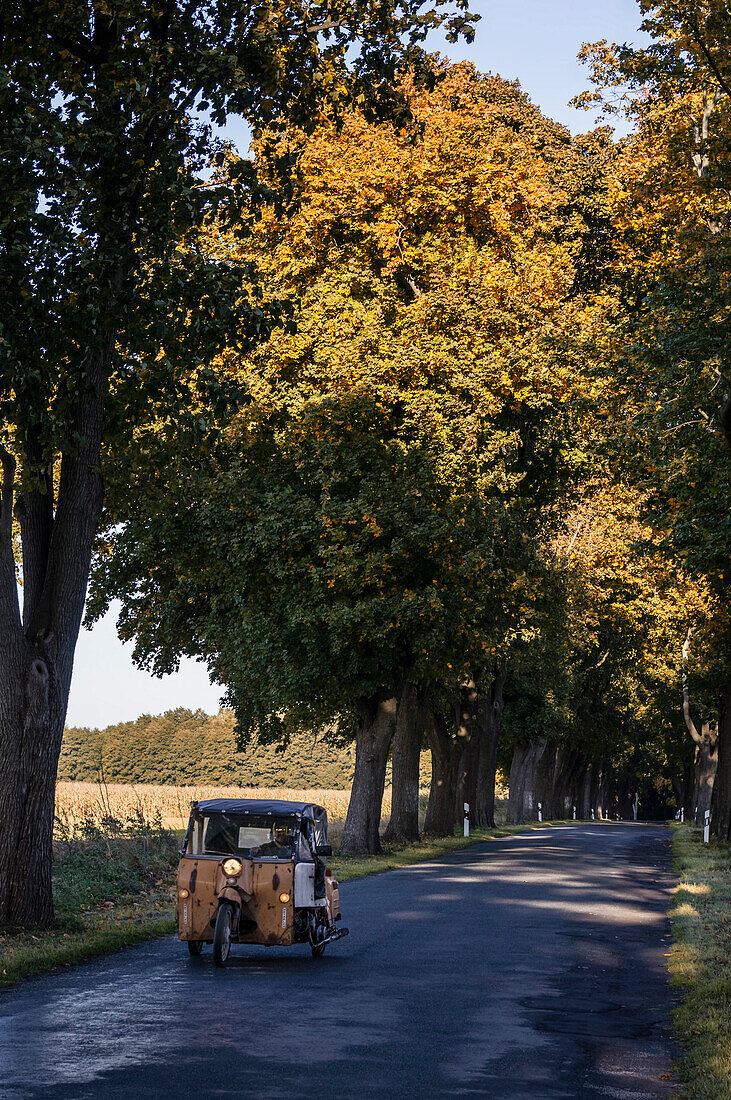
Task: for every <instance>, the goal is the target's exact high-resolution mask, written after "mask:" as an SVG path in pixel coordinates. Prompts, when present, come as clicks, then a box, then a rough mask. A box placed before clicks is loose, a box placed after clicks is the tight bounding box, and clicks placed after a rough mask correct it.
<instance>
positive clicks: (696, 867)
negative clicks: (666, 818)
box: [669, 824, 731, 1100]
mask: <svg viewBox="0 0 731 1100" xmlns="http://www.w3.org/2000/svg"><path fill="white" fill-rule="evenodd" d="M671 828H672V831H673V866H674V869H675V870H676V872H677V873H678V875H679V877H680V882H679V884H678V886H677V887H676V889H675V893H674V897H673V902H672V906H671V908H670V918H671V921H672V926H673V938H674V941H675V942H674V944H673V947H672V950H671V952H670V958H669V969H670V974H671V980H672V982H673V984H674V985H677V986H678V987H679V988H680V989H681V990H682V1001H681V1003H680V1005H679V1006H678V1008H676V1009H675V1011H674V1014H673V1015H674V1022H675V1027H676V1030H677V1034H678V1039H679V1041H680V1043H681V1045H682V1046H683V1048H684V1050H685V1053H684V1055H683V1057H682V1058H681V1060H680V1063H679V1065H678V1071H679V1074H680V1078H681V1081H682V1086H681V1090H680V1094H679V1095H680V1097H681V1098H682V1100H729V1097H731V854H729V847H728V844H723V845H721V844H717V843H712V844H703V842H702V839H701V836H700V831H699V830H696V829H694V828H693V827H692V826H688V825H678V824H673V825H672V826H671Z"/></svg>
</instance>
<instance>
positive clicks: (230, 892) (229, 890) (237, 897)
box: [218, 886, 241, 909]
mask: <svg viewBox="0 0 731 1100" xmlns="http://www.w3.org/2000/svg"><path fill="white" fill-rule="evenodd" d="M222 901H230V902H232V903H233V905H234V906H235V907H236V908H237V909H240V908H241V894H240V893H239V891H238V890H237V889H236V887H235V886H224V888H223V890H221V892H220V894H219V895H218V904H219V905H220V904H221V902H222Z"/></svg>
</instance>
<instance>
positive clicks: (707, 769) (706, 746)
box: [682, 628, 718, 825]
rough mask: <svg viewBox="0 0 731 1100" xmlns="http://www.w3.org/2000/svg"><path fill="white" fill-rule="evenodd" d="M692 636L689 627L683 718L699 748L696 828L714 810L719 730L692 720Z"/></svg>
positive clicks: (695, 770) (685, 647)
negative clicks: (697, 723)
mask: <svg viewBox="0 0 731 1100" xmlns="http://www.w3.org/2000/svg"><path fill="white" fill-rule="evenodd" d="M691 636H692V629H691V628H689V629H688V633H687V635H686V638H685V642H684V643H683V652H682V657H683V661H682V676H683V718H684V719H685V727H686V729H687V730H688V733H689V734H690V736H691V737H692V739H693V742H694V744H695V748H696V754H695V763H694V767H693V814H694V821H695V823H696V825H702V824H703V823H704V815H705V812H706V810H710V808H711V795H712V793H713V781H714V779H715V776H716V765H717V764H718V727H717V726H711V724H710V723H709V722H708V721H705V722H702V723H701V729H700V730H699V729H698V727H697V726H696V724H695V722H694V721H693V716H692V714H691V709H690V693H689V690H688V652H689V649H690V639H691Z"/></svg>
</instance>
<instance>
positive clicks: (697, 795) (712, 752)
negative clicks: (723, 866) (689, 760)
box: [693, 722, 718, 825]
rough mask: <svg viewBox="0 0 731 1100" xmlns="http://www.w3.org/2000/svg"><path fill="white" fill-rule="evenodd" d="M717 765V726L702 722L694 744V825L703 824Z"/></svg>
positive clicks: (708, 808) (711, 793) (708, 806)
mask: <svg viewBox="0 0 731 1100" xmlns="http://www.w3.org/2000/svg"><path fill="white" fill-rule="evenodd" d="M717 767H718V727H717V726H712V725H711V724H710V723H709V722H704V723H703V725H702V726H701V734H700V741H699V743H698V745H697V746H696V758H695V766H694V768H693V808H694V811H695V823H696V825H703V824H705V820H706V816H705V815H706V812H707V811H709V810H710V808H711V798H712V795H713V782H714V780H715V778H716V768H717Z"/></svg>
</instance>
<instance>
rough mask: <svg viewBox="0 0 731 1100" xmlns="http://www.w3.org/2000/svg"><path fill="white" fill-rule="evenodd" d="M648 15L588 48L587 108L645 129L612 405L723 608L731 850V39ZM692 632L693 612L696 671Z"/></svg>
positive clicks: (722, 764) (719, 788)
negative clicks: (598, 106) (622, 34)
mask: <svg viewBox="0 0 731 1100" xmlns="http://www.w3.org/2000/svg"><path fill="white" fill-rule="evenodd" d="M639 7H640V9H641V11H642V13H643V15H644V16H645V20H644V23H643V29H644V30H645V31H646V32H647V33H648V34H649V35H650V37H651V44H650V45H649V46H648V47H647V48H645V49H640V50H637V49H632V48H631V47H628V46H616V45H609V44H607V43H606V42H600V43H596V44H593V45H589V46H586V47H585V50H584V54H585V58H586V60H587V62H588V63H589V64H590V66H591V69H592V76H593V82H594V86H595V90H594V91H593V92H592V93H590V94H589V95H588V96H587V97H586V98H587V99H588V100H590V101H593V102H594V103H597V102H601V103H602V104H603V106H604V108H605V110H606V111H607V113H608V114H610V115H611V114H612V113H613V112H617V111H624V112H625V113H626V115H627V116H628V117H629V118H630V119H631V120H632V121H633V122H634V124H635V132H634V134H633V136H632V137H631V138H630V139H628V140H627V141H626V142H625V143H623V147H622V148H621V150H620V155H619V157H618V158H617V160H616V162H615V163H616V168H615V171H614V172H613V173H612V180H611V185H610V186H611V189H612V193H613V195H612V202H613V207H614V211H615V215H614V227H615V228H614V236H615V242H616V243H615V248H616V255H617V259H616V265H617V271H618V274H619V276H620V279H621V286H622V296H621V299H620V304H621V309H620V310H619V311H618V313H617V316H616V319H615V324H614V326H613V328H612V330H611V333H610V342H609V346H608V351H609V355H608V362H609V369H610V371H611V374H612V377H613V380H614V388H615V398H616V400H615V402H614V404H613V408H614V409H615V410H617V413H616V414H617V417H618V422H619V423H620V424H621V425H622V428H623V430H624V431H625V432H626V433H627V442H628V450H629V451H630V453H632V452H634V461H633V462H632V463H631V469H632V477H633V479H634V480H635V481H636V482H637V483H638V484H639V485H641V486H642V487H643V489H644V491H646V492H647V493H648V495H649V502H648V504H649V506H648V509H647V512H648V516H649V517H650V519H651V522H652V523H653V524H654V525H655V526H656V527H657V528H658V530H660V531H662V533H663V542H664V546H665V549H666V551H667V553H668V556H669V558H670V560H672V559H675V560H676V561H680V562H682V564H683V567H684V569H686V570H687V571H689V572H690V573H692V574H693V575H695V576H698V577H702V578H703V581H704V583H705V584H707V585H708V586H709V587H710V589H711V590H712V592H713V595H714V597H715V600H716V603H717V605H718V607H719V609H720V610H719V613H718V614H717V615H716V617H715V621H714V634H715V637H714V638H713V639H712V643H713V651H714V655H715V656H714V661H713V662H712V665H713V670H712V671H711V670H710V669H709V675H707V676H706V677H705V680H704V682H703V684H704V691H703V693H702V696H701V697H698V698H696V699H695V700H694V698H693V691H692V685H690V687H689V690H688V693H687V700H686V701H687V704H688V705H687V706H686V708H685V709H686V712H685V721H686V725H687V727H688V730H689V732H690V733H691V736H692V737H693V738H694V741H695V742H696V744H697V749H698V754H699V755H700V757H701V758H704V757H706V758H709V763H708V765H707V767H706V771H707V772H710V771H712V770H713V766H714V765H713V759H712V758H713V757H714V756H717V759H718V775H717V781H716V786H715V794H714V811H713V825H712V828H713V830H714V832H715V833H716V834H717V835H718V836H720V837H723V838H731V661H730V658H729V654H730V653H731V645H730V644H729V643H730V640H731V639H730V638H729V621H728V611H727V608H728V602H729V585H730V584H731V561H730V558H729V541H730V539H729V535H730V534H731V516H730V514H729V501H730V499H731V470H730V467H729V446H730V445H731V373H730V371H729V361H728V338H729V316H730V313H729V306H730V304H731V297H730V292H731V286H730V285H729V278H728V272H729V260H730V259H731V253H730V252H729V244H730V239H729V229H730V228H731V221H730V216H731V205H730V203H731V199H730V193H729V182H728V175H729V167H730V165H729V155H730V154H731V110H730V103H731V101H730V98H729V97H730V96H731V28H730V27H729V20H728V13H727V10H726V5H725V4H723V3H720V2H718V0H702V2H699V0H681V2H680V3H676V2H672V3H671V2H663V3H659V4H654V3H650V2H649V0H640V3H639ZM694 634H696V635H697V627H696V624H695V622H694V618H693V616H692V614H689V615H688V623H687V643H688V644H687V648H686V653H687V654H688V659H689V660H694V659H697V652H696V654H695V655H694V648H695V647H696V646H697V644H698V640H697V638H696V640H695V641H694ZM683 641H685V639H683ZM706 786H708V784H707V783H706Z"/></svg>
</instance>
